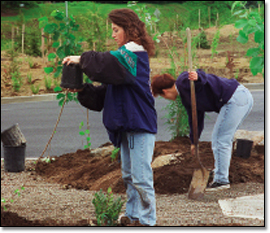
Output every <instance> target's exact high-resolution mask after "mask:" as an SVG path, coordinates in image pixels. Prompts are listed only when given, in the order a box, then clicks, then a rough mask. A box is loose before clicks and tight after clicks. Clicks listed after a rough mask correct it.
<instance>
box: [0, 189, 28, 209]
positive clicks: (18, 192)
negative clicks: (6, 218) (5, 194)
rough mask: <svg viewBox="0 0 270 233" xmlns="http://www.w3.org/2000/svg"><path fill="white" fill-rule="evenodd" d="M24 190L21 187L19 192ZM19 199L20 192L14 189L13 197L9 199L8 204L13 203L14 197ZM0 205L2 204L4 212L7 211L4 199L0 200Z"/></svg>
mask: <svg viewBox="0 0 270 233" xmlns="http://www.w3.org/2000/svg"><path fill="white" fill-rule="evenodd" d="M24 189H25V188H24V187H23V186H21V190H24ZM17 195H18V197H20V196H21V193H20V190H19V189H16V190H15V191H14V193H13V196H12V197H11V198H10V199H9V202H10V203H13V202H14V197H15V196H17ZM1 203H4V207H3V208H4V210H7V208H6V206H5V204H6V203H7V200H6V199H5V198H1Z"/></svg>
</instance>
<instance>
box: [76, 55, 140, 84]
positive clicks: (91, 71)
mask: <svg viewBox="0 0 270 233" xmlns="http://www.w3.org/2000/svg"><path fill="white" fill-rule="evenodd" d="M80 65H81V68H82V70H83V72H84V73H85V74H86V75H87V76H88V77H89V78H90V79H91V80H92V81H97V82H100V83H104V84H113V85H121V84H133V83H135V78H136V77H135V76H134V75H132V74H131V73H130V72H129V71H128V70H127V69H126V68H125V66H124V65H123V64H122V63H121V62H120V61H119V59H117V57H116V56H113V54H112V53H111V52H95V51H88V52H84V53H83V54H82V55H81V58H80Z"/></svg>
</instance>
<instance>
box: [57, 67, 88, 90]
mask: <svg viewBox="0 0 270 233" xmlns="http://www.w3.org/2000/svg"><path fill="white" fill-rule="evenodd" d="M60 86H61V87H63V88H70V89H81V88H82V87H83V72H82V69H81V67H80V65H79V64H69V65H66V64H64V65H63V70H62V77H61V84H60Z"/></svg>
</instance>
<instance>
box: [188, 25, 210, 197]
mask: <svg viewBox="0 0 270 233" xmlns="http://www.w3.org/2000/svg"><path fill="white" fill-rule="evenodd" d="M186 31H187V46H188V61H189V62H188V63H189V71H192V59H191V32H190V29H189V28H187V29H186ZM190 92H191V109H192V126H193V127H192V128H193V129H192V130H193V141H194V145H195V157H196V159H197V160H198V162H199V165H200V168H196V169H195V170H194V171H193V176H192V180H191V183H190V186H189V191H188V198H189V199H193V200H199V199H202V198H203V196H204V191H205V188H206V185H207V182H208V179H209V174H210V171H208V170H207V169H206V168H205V167H204V166H203V164H202V162H201V160H200V156H199V149H198V120H197V107H196V96H195V86H194V81H193V80H190Z"/></svg>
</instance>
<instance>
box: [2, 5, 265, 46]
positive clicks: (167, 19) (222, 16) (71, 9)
mask: <svg viewBox="0 0 270 233" xmlns="http://www.w3.org/2000/svg"><path fill="white" fill-rule="evenodd" d="M232 3H233V1H231V2H230V1H221V2H212V4H209V2H206V1H187V2H185V3H183V4H180V3H177V2H175V3H166V1H160V3H159V4H150V3H147V4H144V3H138V5H137V6H135V7H132V9H133V10H135V9H136V8H138V7H142V6H143V5H147V9H148V11H149V13H150V14H151V15H152V14H153V13H154V12H155V11H156V9H158V10H159V11H160V12H161V15H160V21H159V22H158V25H157V28H158V30H159V31H160V32H164V31H181V30H185V28H187V27H190V28H191V29H197V28H198V27H199V11H200V26H201V27H203V28H208V27H212V26H215V25H216V20H217V17H218V25H219V26H222V25H227V24H232V23H234V22H235V21H236V20H237V19H238V18H234V17H232V16H231V12H230V4H232ZM116 8H127V4H102V3H98V2H95V3H94V2H92V1H78V2H68V15H73V16H74V18H75V19H76V17H78V19H79V17H80V16H82V15H87V14H88V13H89V12H94V13H95V12H98V14H99V15H101V16H102V17H103V18H104V20H105V19H106V18H107V15H108V13H109V12H110V11H111V10H113V9H116ZM53 10H59V11H62V12H65V11H66V6H65V2H62V3H45V4H39V5H38V7H35V8H30V9H25V8H22V9H21V14H18V15H16V16H10V17H1V50H3V49H6V48H7V47H8V46H10V39H11V25H14V26H19V28H21V24H22V21H25V22H26V24H28V25H27V27H28V28H29V27H30V28H32V30H36V29H38V28H37V25H38V19H39V18H41V17H44V16H47V17H50V14H51V12H52V11H53ZM209 10H210V13H211V16H210V23H209ZM253 10H257V9H253ZM261 12H262V14H263V12H264V9H263V8H262V7H261ZM34 22H36V24H34ZM81 30H84V29H83V28H81ZM31 33H32V32H31Z"/></svg>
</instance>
